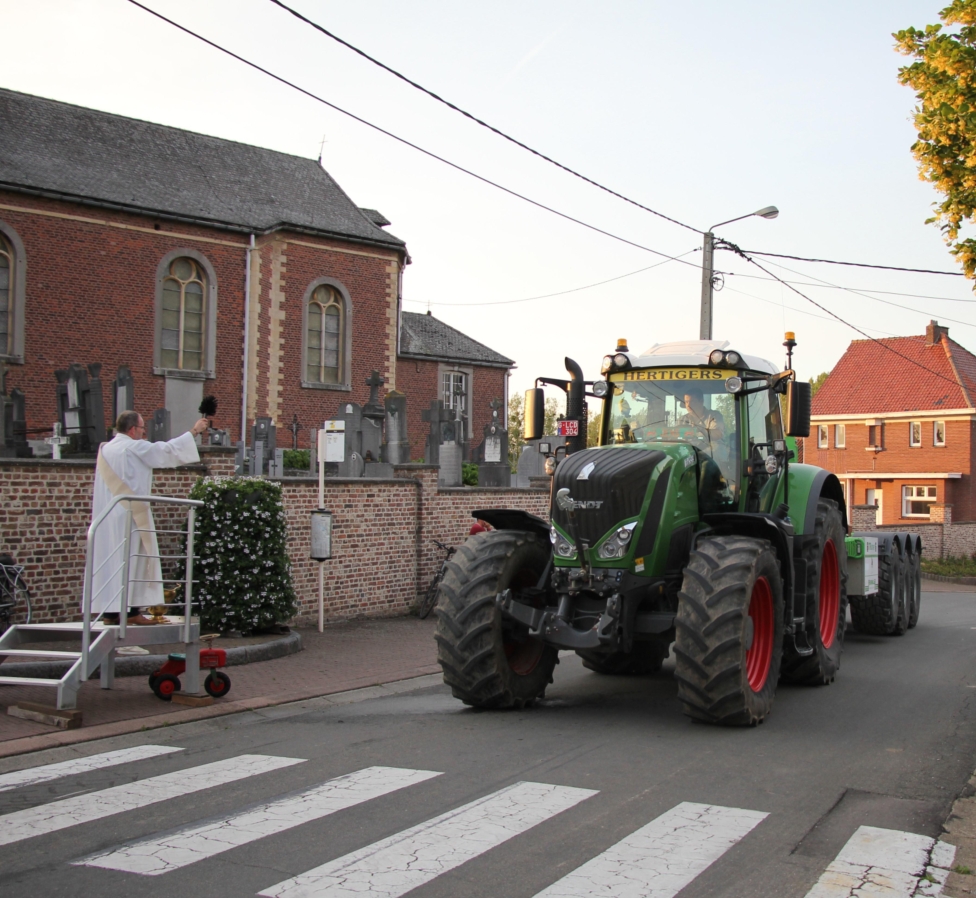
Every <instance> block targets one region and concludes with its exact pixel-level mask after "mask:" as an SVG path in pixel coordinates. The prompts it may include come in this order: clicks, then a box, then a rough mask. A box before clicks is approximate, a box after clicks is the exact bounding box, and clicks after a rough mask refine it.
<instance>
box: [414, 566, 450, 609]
mask: <svg viewBox="0 0 976 898" xmlns="http://www.w3.org/2000/svg"><path fill="white" fill-rule="evenodd" d="M443 576H444V574H443V571H438V572H437V573H436V574H434V577H433V579H432V580H431V581H430V585H429V586H428V587H427V592H425V593H424V597H423V598H422V599H421V600H420V604H419V605H418V606H417V617H419V618H420V619H421V620H426V618H427V615H428V614H430V612H431V611H432V610H433V608H434V606H435V605H436V604H437V596H438V595H439V594H440V590H441V579H442V578H443Z"/></svg>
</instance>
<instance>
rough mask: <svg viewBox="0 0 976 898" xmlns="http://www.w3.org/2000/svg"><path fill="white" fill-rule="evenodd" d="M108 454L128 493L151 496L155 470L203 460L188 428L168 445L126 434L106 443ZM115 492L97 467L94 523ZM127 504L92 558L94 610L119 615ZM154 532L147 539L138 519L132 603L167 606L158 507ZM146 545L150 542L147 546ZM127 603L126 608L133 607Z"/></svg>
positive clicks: (103, 528) (103, 531) (109, 521)
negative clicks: (160, 549) (157, 517)
mask: <svg viewBox="0 0 976 898" xmlns="http://www.w3.org/2000/svg"><path fill="white" fill-rule="evenodd" d="M100 452H101V455H102V458H103V459H104V460H105V462H107V463H108V465H109V467H110V468H111V469H112V471H114V472H115V474H116V475H117V476H118V477H119V479H120V480H122V482H123V483H124V484H125V486H126V489H125V490H124V493H127V494H129V495H135V496H148V495H150V493H151V492H152V477H153V468H175V467H176V466H177V465H189V464H193V463H194V462H198V461H200V454H199V453H198V452H197V444H196V442H194V439H193V434H192V433H190V432H189V431H187V433H184V434H183V436H180V437H177V438H176V439H175V440H170V441H169V442H168V443H150V442H148V441H147V440H134V439H132V438H131V437H128V436H126V435H125V434H121V433H120V434H116V436H115V438H114V439H112V440H110V441H109V442H107V443H103V444H102V446H101V449H100ZM113 498H114V494H113V492H112V490H111V489H110V487H109V485H108V484H107V483H106V482H105V480H104V478H103V477H102V476H101V474H100V473H99V472H98V470H97V468H96V471H95V492H94V495H93V496H92V520H93V521H94V520H95V518H97V517H98V516H99V515H100V514H101V513H102V512H103V511H104V510H105V509H106V508H107V507H108V506H109V504H110V503H111V501H112V499H113ZM125 505H126V503H123V502H120V503H118V504H117V505H116V506H115V508H113V509H112V511H111V512H110V514H109V516H108V517H107V518H106V519H105V520H104V521H103V522H102V523H101V524H99V526H98V530H96V531H95V545H94V547H93V549H94V551H93V558H92V571H93V574H92V614H93V615H97V614H100V613H105V612H112V613H116V614H117V613H119V610H120V607H119V606H120V598H121V596H122V592H123V582H122V560H123V546H124V545H125V522H126V518H127V509H126V508H125ZM149 521H150V530H151V532H150V533H148V534H146V539H145V540H143V536H142V534H140V533H139V532H137V526H138V525H137V524H136V522H135V520H133V521H132V534H131V538H130V540H129V559H130V560H129V581H130V589H129V607H132V608H145V607H147V606H149V605H162V604H163V582H162V572H161V569H160V566H159V559H158V558H156V557H147V556H158V555H159V547H158V545H157V543H156V533H155V531H154V529H153V527H152V511H151V510H150V511H149ZM145 543H148V544H149V545H148V546H146V545H145ZM127 610H128V609H126V608H125V607H124V606H122V611H127Z"/></svg>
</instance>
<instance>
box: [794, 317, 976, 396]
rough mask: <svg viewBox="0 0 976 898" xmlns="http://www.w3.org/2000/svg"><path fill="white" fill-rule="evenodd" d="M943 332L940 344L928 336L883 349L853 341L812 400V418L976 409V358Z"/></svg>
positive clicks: (892, 341) (891, 341)
mask: <svg viewBox="0 0 976 898" xmlns="http://www.w3.org/2000/svg"><path fill="white" fill-rule="evenodd" d="M940 330H941V335H940V338H939V340H938V341H937V342H935V343H927V341H926V338H925V336H917V337H915V336H913V337H891V338H888V339H885V340H880V341H879V342H880V343H881V344H883V345H880V346H879V345H878V343H875V342H874V341H872V340H854V341H853V342H852V343H851V345H850V346H849V347H848V348H847V352H845V353H844V355H843V356H841V358H840V361H839V362H838V363H837V365H836V366H835V367H834V370H833V371H831V372H830V374H829V375H828V377H827V379H826V380H825V381H824V384H823V386H822V387H821V388H820V389H819V390H818V391H817V395H816V396H814V397H813V414H814V415H855V414H864V415H875V414H878V415H880V414H884V413H885V412H888V413H890V412H911V411H931V410H941V409H946V410H949V409H966V408H973V400H974V399H976V356H974V355H973V354H972V353H971V352H969V350H967V349H965V348H964V347H962V346H960V345H959V344H958V343H957V342H956V341H955V340H951V339H950V338H949V336H948V329H947V328H940ZM885 347H889V348H890V349H894V350H897V352H899V353H901V355H903V356H907V357H908V359H911V360H912V361H911V362H910V361H908V360H906V359H903V358H899V356H897V355H895V353H893V352H890V351H889V349H886V348H885ZM912 362H917V363H918V364H912ZM920 366H924V367H920Z"/></svg>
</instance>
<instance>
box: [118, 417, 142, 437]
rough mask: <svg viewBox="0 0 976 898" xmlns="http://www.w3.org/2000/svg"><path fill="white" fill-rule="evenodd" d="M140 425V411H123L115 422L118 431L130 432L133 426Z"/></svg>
mask: <svg viewBox="0 0 976 898" xmlns="http://www.w3.org/2000/svg"><path fill="white" fill-rule="evenodd" d="M138 425H139V413H138V412H122V414H121V415H119V417H118V419H117V420H116V422H115V432H116V433H128V432H129V431H130V430H132V428H133V427H137V426H138Z"/></svg>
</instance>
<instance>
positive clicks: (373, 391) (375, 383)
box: [363, 371, 386, 418]
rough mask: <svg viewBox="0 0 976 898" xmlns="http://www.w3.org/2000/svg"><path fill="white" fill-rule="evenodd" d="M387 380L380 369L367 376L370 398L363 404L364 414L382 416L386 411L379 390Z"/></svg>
mask: <svg viewBox="0 0 976 898" xmlns="http://www.w3.org/2000/svg"><path fill="white" fill-rule="evenodd" d="M385 383H386V381H385V380H384V379H383V378H382V377H380V373H379V371H374V372H373V373H372V374H370V376H369V377H367V378H366V386H367V387H369V399H368V400H367V402H366V405H364V406H363V414H364V415H365V416H366V417H367V418H382V417H384V416H385V414H386V412H385V411H384V409H383V406H382V405H381V404H380V398H379V390H380V387H382V386H383V384H385Z"/></svg>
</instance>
